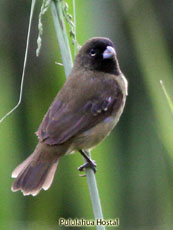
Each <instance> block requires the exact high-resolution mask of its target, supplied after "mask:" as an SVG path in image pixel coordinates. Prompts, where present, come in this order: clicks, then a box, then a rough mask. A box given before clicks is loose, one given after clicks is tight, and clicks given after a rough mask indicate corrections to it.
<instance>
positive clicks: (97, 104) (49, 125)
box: [12, 37, 128, 196]
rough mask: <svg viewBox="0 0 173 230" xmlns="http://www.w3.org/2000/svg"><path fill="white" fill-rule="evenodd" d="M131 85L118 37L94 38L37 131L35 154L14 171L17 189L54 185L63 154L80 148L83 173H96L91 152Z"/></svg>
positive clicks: (114, 119)
mask: <svg viewBox="0 0 173 230" xmlns="http://www.w3.org/2000/svg"><path fill="white" fill-rule="evenodd" d="M127 87H128V84H127V80H126V78H125V77H124V75H123V73H122V72H121V70H120V66H119V63H118V59H117V55H116V51H115V47H114V45H113V43H112V41H111V40H110V39H108V38H104V37H95V38H91V39H90V40H88V41H87V42H86V43H85V44H84V45H83V46H82V47H81V49H80V50H79V52H78V54H77V56H76V58H75V62H74V66H73V68H72V71H71V73H70V75H69V77H68V79H67V81H66V82H65V84H64V86H63V87H62V88H61V90H60V91H59V93H58V94H57V96H56V98H55V99H54V101H53V103H52V104H51V106H50V108H49V109H48V111H47V113H46V115H45V116H44V118H43V121H42V122H41V124H40V126H39V128H38V131H37V132H36V134H37V136H38V140H39V141H38V144H37V146H36V148H35V150H34V152H33V153H32V154H31V155H30V156H29V157H28V158H27V159H26V160H25V161H24V162H22V163H21V164H20V165H19V166H17V168H16V169H15V170H14V171H13V173H12V177H13V178H16V179H15V181H14V182H13V184H12V191H13V192H15V191H18V190H21V191H22V192H23V194H24V195H33V196H36V195H37V194H38V193H39V192H40V190H41V189H44V190H47V189H49V187H50V186H51V184H52V181H53V178H54V175H55V171H56V168H57V165H58V163H59V160H60V158H61V157H62V156H64V155H65V154H69V153H73V152H75V151H78V152H80V153H81V154H82V155H83V156H84V157H85V159H86V162H87V163H86V164H84V165H82V166H81V167H79V170H80V171H82V170H83V169H85V168H86V167H91V168H93V170H94V171H96V169H95V168H96V164H95V162H94V161H92V160H91V159H90V158H89V157H88V156H87V154H86V152H85V151H86V150H91V149H92V148H93V147H95V146H96V145H97V144H99V143H100V142H101V141H102V140H103V139H104V138H105V137H106V136H108V135H109V134H110V132H111V131H112V129H113V128H114V126H115V125H116V124H117V122H118V121H119V118H120V116H121V114H122V112H123V109H124V106H125V101H126V96H127Z"/></svg>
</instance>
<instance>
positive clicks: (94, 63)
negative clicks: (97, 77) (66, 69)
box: [75, 37, 120, 74]
mask: <svg viewBox="0 0 173 230" xmlns="http://www.w3.org/2000/svg"><path fill="white" fill-rule="evenodd" d="M75 65H80V66H81V67H84V68H85V69H89V70H96V71H101V72H106V73H113V74H119V73H120V69H119V64H118V60H117V56H116V51H115V47H114V44H113V43H112V41H111V40H110V39H108V38H104V37H96V38H91V39H90V40H88V41H87V42H86V43H85V44H84V45H83V46H82V48H81V49H80V50H79V53H78V55H77V56H76V59H75Z"/></svg>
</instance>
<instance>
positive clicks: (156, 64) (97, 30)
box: [0, 0, 173, 230]
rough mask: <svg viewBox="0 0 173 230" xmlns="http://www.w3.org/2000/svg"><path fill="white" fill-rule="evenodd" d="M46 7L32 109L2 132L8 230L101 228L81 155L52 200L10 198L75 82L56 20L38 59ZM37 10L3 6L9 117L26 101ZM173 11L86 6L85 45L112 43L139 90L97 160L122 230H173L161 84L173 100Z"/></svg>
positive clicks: (144, 2) (28, 105)
mask: <svg viewBox="0 0 173 230" xmlns="http://www.w3.org/2000/svg"><path fill="white" fill-rule="evenodd" d="M41 2H42V1H37V5H36V9H35V13H34V21H33V26H32V32H31V42H30V48H29V58H28V64H27V69H26V76H25V77H26V78H25V84H24V94H23V100H22V104H21V106H20V107H19V109H17V111H15V112H14V113H13V114H12V115H11V116H10V117H8V118H7V119H6V120H5V121H4V122H3V123H2V124H0V182H1V185H0V229H2V230H4V229H5V230H9V229H10V230H11V229H13V230H15V229H28V230H30V229H31V230H39V229H42V230H48V229H57V230H59V229H60V230H61V229H64V228H60V227H59V226H58V220H59V218H60V217H64V218H70V217H71V218H85V219H93V212H92V208H91V202H90V197H89V191H88V185H87V182H86V178H81V177H79V176H78V174H79V172H78V171H77V167H78V166H79V165H81V164H82V163H83V161H82V158H81V156H80V155H79V153H76V154H75V155H71V156H67V157H64V158H63V159H62V160H61V162H60V164H59V167H58V170H57V174H56V176H55V179H54V183H53V185H52V186H51V188H50V189H49V190H48V191H46V192H45V191H41V193H40V194H39V195H38V196H36V197H24V196H23V195H22V194H21V193H20V192H17V193H12V192H11V190H10V187H11V183H12V179H11V178H10V176H11V172H12V170H13V169H14V168H15V167H16V166H17V165H18V164H19V163H20V162H21V161H23V160H24V159H25V158H26V157H27V156H28V155H29V154H30V153H32V151H33V150H34V147H35V145H36V143H37V138H36V136H35V134H34V132H35V131H36V130H37V128H38V126H39V124H40V122H41V120H42V117H43V115H44V114H45V112H46V111H47V109H48V107H49V105H50V103H51V102H52V100H53V98H54V97H55V95H56V93H57V92H58V90H59V89H60V88H61V87H62V85H63V83H64V81H65V76H64V71H63V67H61V66H58V65H56V64H55V61H57V62H61V57H60V52H59V48H58V44H57V40H56V34H55V31H54V27H53V22H52V17H51V13H50V11H48V13H47V14H46V15H45V16H44V18H43V23H44V34H43V42H42V49H41V53H40V57H39V58H36V56H35V50H36V39H37V34H38V29H37V24H38V14H39V11H40V7H41ZM67 2H68V3H69V7H70V11H71V12H72V1H71V0H68V1H67ZM30 3H31V2H30V1H29V0H28V1H23V0H18V1H10V0H1V2H0V117H2V116H3V115H4V114H5V113H6V112H8V111H9V109H10V108H12V107H13V106H14V105H15V104H16V102H17V100H18V95H19V88H20V80H21V73H22V66H23V59H24V51H25V45H26V35H27V27H28V21H29V12H30ZM172 12H173V1H171V0H165V1H164V3H163V1H161V0H133V1H132V0H128V1H127V0H126V1H125V0H87V1H86V0H76V14H77V38H78V41H79V43H80V44H81V45H82V44H83V43H84V42H85V41H86V40H87V39H88V38H91V37H94V36H106V37H109V38H110V39H112V40H113V41H114V43H115V46H116V50H117V54H118V59H119V62H120V66H121V70H122V71H123V72H124V74H125V76H126V77H127V79H128V82H129V96H128V98H127V104H126V107H125V111H124V113H123V115H122V117H121V119H120V122H119V124H118V125H117V127H116V128H115V130H114V131H113V132H112V134H111V135H110V136H109V137H108V138H107V139H106V140H105V141H104V142H103V143H101V144H100V145H99V146H98V147H96V149H95V150H94V151H93V152H92V158H93V159H95V160H96V162H97V165H98V172H97V174H96V178H97V182H98V188H99V193H100V197H101V203H102V208H103V213H104V218H105V219H109V218H111V219H114V218H116V217H119V218H120V226H119V227H118V228H117V229H119V230H127V229H128V230H172V229H173V160H172V158H173V119H172V118H173V117H172V115H171V112H170V109H169V107H168V104H167V101H166V99H165V96H164V95H163V91H162V89H161V86H160V83H159V81H160V80H161V79H162V80H163V82H164V83H165V86H166V88H167V90H168V92H169V94H170V96H171V97H172V99H173V77H172V76H173V69H172V63H173V21H172V20H173V19H172ZM65 229H68V228H65ZM74 229H76V228H74ZM78 229H87V228H78ZM89 229H91V230H92V229H95V228H92V227H91V228H89ZM113 229H115V228H113Z"/></svg>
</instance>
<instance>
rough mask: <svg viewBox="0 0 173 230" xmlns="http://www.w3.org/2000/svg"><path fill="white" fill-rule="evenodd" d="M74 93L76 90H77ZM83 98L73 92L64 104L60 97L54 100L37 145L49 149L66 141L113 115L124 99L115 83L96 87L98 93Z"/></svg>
mask: <svg viewBox="0 0 173 230" xmlns="http://www.w3.org/2000/svg"><path fill="white" fill-rule="evenodd" d="M86 87H87V86H85V87H84V89H82V91H83V94H86V93H87V90H86ZM88 87H89V86H88ZM76 90H79V86H78V89H76ZM85 90H86V93H85ZM82 91H81V92H82ZM83 94H81V93H79V94H75V91H73V92H72V93H71V95H70V97H69V98H70V99H69V100H68V101H67V102H64V101H63V98H62V99H61V97H60V96H57V97H56V98H55V100H54V102H53V103H52V105H51V107H50V108H49V110H48V112H47V114H46V115H45V117H44V119H43V121H42V123H41V125H40V127H39V129H38V131H37V136H38V138H39V139H40V141H44V142H45V143H46V144H49V145H56V144H62V143H64V142H66V141H68V140H69V139H70V138H72V137H73V136H74V135H76V134H78V133H81V132H83V131H86V130H88V129H90V128H92V127H94V126H95V125H97V124H98V123H99V122H101V121H103V120H104V119H105V118H106V117H108V116H110V115H111V114H112V113H113V112H116V111H117V110H118V108H119V107H120V105H121V102H122V97H123V96H122V93H121V90H120V88H119V86H118V84H117V83H116V82H115V80H109V81H108V80H107V81H105V82H104V83H103V82H102V85H101V84H97V90H96V91H95V92H91V91H90V93H89V94H91V95H84V96H83ZM81 97H83V99H82V100H81Z"/></svg>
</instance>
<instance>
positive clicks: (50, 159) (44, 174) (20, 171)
mask: <svg viewBox="0 0 173 230" xmlns="http://www.w3.org/2000/svg"><path fill="white" fill-rule="evenodd" d="M59 158H60V155H59V154H57V153H56V151H55V147H52V146H46V145H44V144H42V143H39V144H38V145H37V147H36V149H35V151H34V152H33V153H32V154H31V155H30V156H29V157H28V158H27V159H26V160H25V161H24V162H22V163H21V164H20V165H18V166H17V168H16V169H15V170H14V171H13V173H12V177H13V178H16V179H15V181H14V182H13V184H12V187H11V189H12V191H13V192H16V191H18V190H21V191H22V192H23V194H24V195H32V196H36V195H37V194H38V193H39V192H40V190H41V189H44V190H47V189H49V187H50V186H51V184H52V181H53V178H54V175H55V171H56V168H57V165H58V162H59Z"/></svg>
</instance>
